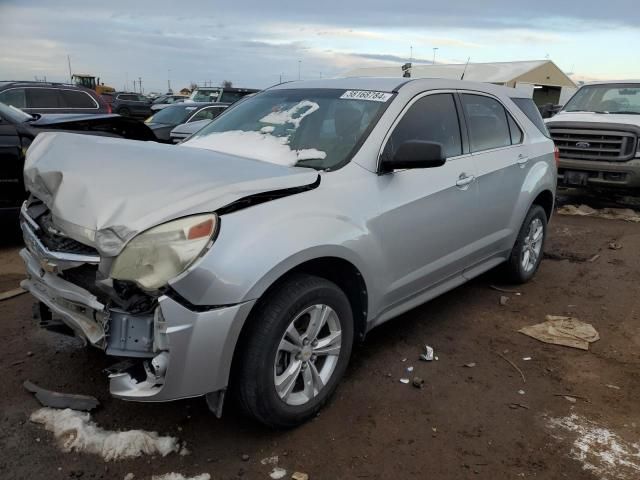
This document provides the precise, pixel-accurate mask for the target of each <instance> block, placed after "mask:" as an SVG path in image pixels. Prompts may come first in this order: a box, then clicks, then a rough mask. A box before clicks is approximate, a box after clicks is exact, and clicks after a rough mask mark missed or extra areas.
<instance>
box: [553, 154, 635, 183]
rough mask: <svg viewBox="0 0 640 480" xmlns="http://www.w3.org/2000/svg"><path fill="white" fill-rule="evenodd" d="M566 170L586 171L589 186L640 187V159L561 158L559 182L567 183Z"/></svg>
mask: <svg viewBox="0 0 640 480" xmlns="http://www.w3.org/2000/svg"><path fill="white" fill-rule="evenodd" d="M565 171H572V172H586V173H587V180H586V181H587V185H586V186H587V187H593V188H608V189H620V190H625V189H626V190H632V189H638V188H640V159H633V160H629V161H626V162H605V161H593V160H591V161H590V160H573V159H568V158H562V157H561V158H560V164H559V165H558V184H560V185H563V184H565V181H564V180H565Z"/></svg>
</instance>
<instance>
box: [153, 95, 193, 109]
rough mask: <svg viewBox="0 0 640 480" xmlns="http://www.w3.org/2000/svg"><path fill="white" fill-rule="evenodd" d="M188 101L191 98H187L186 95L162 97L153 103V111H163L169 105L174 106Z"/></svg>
mask: <svg viewBox="0 0 640 480" xmlns="http://www.w3.org/2000/svg"><path fill="white" fill-rule="evenodd" d="M188 99H189V97H187V96H186V95H161V96H159V97H158V98H156V99H155V100H153V102H151V110H153V111H154V112H155V111H157V110H162V109H163V108H165V107H168V106H169V105H173V104H174V103H181V102H184V101H185V100H188Z"/></svg>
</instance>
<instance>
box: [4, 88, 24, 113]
mask: <svg viewBox="0 0 640 480" xmlns="http://www.w3.org/2000/svg"><path fill="white" fill-rule="evenodd" d="M0 102H2V103H4V104H5V105H11V106H12V107H16V108H26V106H27V101H26V99H25V94H24V90H23V89H22V88H12V89H10V90H5V91H4V92H0Z"/></svg>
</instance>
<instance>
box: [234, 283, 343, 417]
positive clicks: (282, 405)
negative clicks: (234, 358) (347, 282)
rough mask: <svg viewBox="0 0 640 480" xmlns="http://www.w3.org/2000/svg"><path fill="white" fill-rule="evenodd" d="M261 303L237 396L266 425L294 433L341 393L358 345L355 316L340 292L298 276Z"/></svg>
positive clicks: (247, 342) (245, 350)
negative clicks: (355, 343) (354, 346)
mask: <svg viewBox="0 0 640 480" xmlns="http://www.w3.org/2000/svg"><path fill="white" fill-rule="evenodd" d="M268 295H269V296H268V297H267V298H265V299H263V301H262V305H261V306H260V310H259V312H258V314H257V315H256V316H255V317H254V318H253V319H252V323H251V325H249V330H248V332H247V335H246V336H245V339H246V340H245V342H244V344H243V345H242V346H241V348H243V351H241V355H242V358H241V366H240V368H239V370H238V373H239V378H238V379H237V385H236V387H237V392H238V395H239V400H240V404H241V406H242V408H243V410H244V411H245V412H246V413H248V414H249V415H250V416H252V417H254V418H255V419H257V420H258V421H260V422H262V423H264V424H265V425H268V426H271V427H276V428H287V427H293V426H296V425H299V424H301V423H303V422H304V421H305V420H307V419H309V418H310V417H312V416H314V415H316V414H317V412H318V411H319V410H320V409H321V408H322V406H323V405H324V404H325V403H326V401H327V400H328V398H329V397H330V396H331V394H332V393H333V392H334V390H335V389H336V387H337V385H338V382H339V381H340V378H341V377H342V375H343V373H344V371H345V369H346V367H347V364H348V362H349V357H350V356H351V348H352V343H353V315H352V312H351V307H350V304H349V300H348V299H347V297H346V295H345V294H344V292H343V291H342V290H340V288H338V287H337V286H336V285H335V284H333V283H331V282H329V281H328V280H325V279H323V278H319V277H314V276H311V275H295V276H292V277H291V278H289V279H288V280H286V281H285V282H283V283H282V284H281V285H280V286H279V287H278V288H276V290H275V291H273V292H271V293H269V294H268Z"/></svg>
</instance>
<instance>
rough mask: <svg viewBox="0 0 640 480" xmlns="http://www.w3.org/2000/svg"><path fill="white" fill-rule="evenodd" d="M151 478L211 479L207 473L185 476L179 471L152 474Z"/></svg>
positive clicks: (165, 479) (153, 479)
mask: <svg viewBox="0 0 640 480" xmlns="http://www.w3.org/2000/svg"><path fill="white" fill-rule="evenodd" d="M151 480H211V475H209V474H208V473H201V474H200V475H195V476H193V477H185V476H184V475H183V474H181V473H175V472H171V473H165V474H164V475H153V476H152V477H151Z"/></svg>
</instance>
